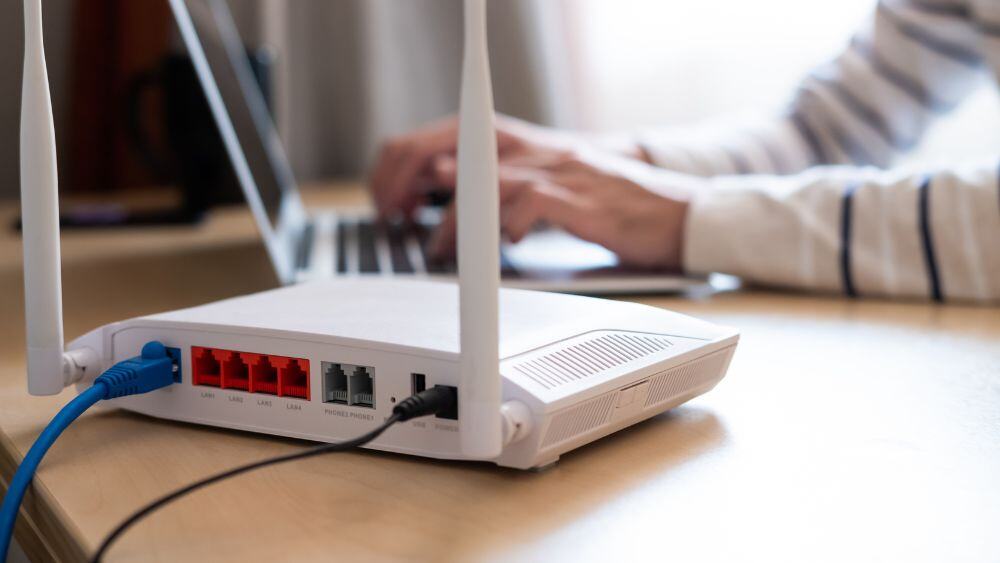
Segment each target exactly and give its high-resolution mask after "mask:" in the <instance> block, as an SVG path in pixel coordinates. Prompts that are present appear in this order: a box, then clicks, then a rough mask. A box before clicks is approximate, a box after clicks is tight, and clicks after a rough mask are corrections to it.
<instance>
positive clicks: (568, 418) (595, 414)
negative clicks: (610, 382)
mask: <svg viewBox="0 0 1000 563" xmlns="http://www.w3.org/2000/svg"><path fill="white" fill-rule="evenodd" d="M614 399H615V393H606V394H604V395H601V396H600V397H598V398H596V399H591V400H589V401H587V402H586V403H583V404H580V405H577V406H575V407H571V408H568V409H566V410H564V411H562V412H560V413H558V414H556V415H555V416H553V417H552V422H551V423H549V427H548V429H547V430H546V431H545V438H544V439H543V440H542V448H543V449H544V448H548V447H551V446H555V445H557V444H559V443H561V442H564V441H566V440H570V439H572V438H575V437H577V436H579V435H580V434H583V433H585V432H587V431H589V430H593V429H594V428H597V427H598V426H600V425H602V424H604V423H605V422H606V421H607V420H608V413H610V411H611V405H612V403H613V402H614Z"/></svg>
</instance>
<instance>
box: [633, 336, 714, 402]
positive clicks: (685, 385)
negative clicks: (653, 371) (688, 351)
mask: <svg viewBox="0 0 1000 563" xmlns="http://www.w3.org/2000/svg"><path fill="white" fill-rule="evenodd" d="M731 352H732V350H731V349H729V348H726V349H724V350H719V351H718V352H713V353H711V354H709V355H707V356H705V357H703V358H699V359H697V360H695V361H693V362H689V363H686V364H684V365H682V366H677V367H675V368H673V369H670V370H667V371H665V372H662V373H660V374H659V375H655V376H653V378H652V380H651V382H650V384H649V395H648V396H647V397H646V407H651V406H653V405H656V404H657V403H662V402H664V401H668V400H670V399H674V398H676V397H678V396H680V395H682V394H684V393H687V392H690V391H691V390H692V389H698V388H700V387H701V386H702V385H704V384H706V383H708V382H710V381H711V380H712V379H713V378H715V377H718V375H719V374H720V373H722V364H723V363H725V361H726V360H727V359H728V358H729V354H730V353H731Z"/></svg>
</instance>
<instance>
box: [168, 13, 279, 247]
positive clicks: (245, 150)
mask: <svg viewBox="0 0 1000 563" xmlns="http://www.w3.org/2000/svg"><path fill="white" fill-rule="evenodd" d="M183 3H184V5H185V6H186V8H187V11H188V13H189V14H190V17H191V23H192V24H193V26H194V30H195V32H196V35H197V39H198V42H199V43H200V46H201V49H202V51H203V52H204V54H205V60H206V62H207V65H208V70H209V74H210V76H204V73H201V74H202V76H200V78H201V80H202V86H203V87H204V89H205V90H206V95H207V96H208V97H209V98H211V97H212V93H211V92H210V90H211V89H212V86H214V89H215V90H217V92H218V95H219V97H220V98H221V101H222V104H223V106H224V111H225V112H226V113H227V114H228V116H229V121H230V122H231V123H232V128H233V130H234V132H235V136H236V141H237V143H236V144H237V145H238V146H237V147H227V149H228V150H229V155H230V159H231V160H233V161H234V162H233V165H234V168H236V169H237V178H239V180H240V182H241V184H244V185H243V186H242V187H243V189H244V191H245V192H254V191H255V192H257V193H258V194H259V196H260V201H261V203H262V204H263V207H264V212H265V214H266V215H267V218H268V221H269V222H270V223H271V228H272V229H275V230H276V229H277V222H278V218H279V215H280V212H281V205H282V202H283V199H284V195H285V194H286V193H287V192H288V191H290V190H294V189H295V180H294V178H293V176H292V172H291V170H290V169H289V167H288V163H287V160H286V159H285V155H284V153H283V149H282V147H281V141H280V139H279V137H278V132H277V130H276V128H275V126H274V122H273V120H272V118H271V114H270V112H269V110H268V107H267V104H266V102H265V100H264V96H263V93H262V92H261V89H260V86H259V84H258V82H257V79H256V78H255V76H254V73H253V70H252V67H251V65H250V61H249V59H248V57H247V54H246V49H245V46H244V45H243V42H242V40H241V39H240V37H239V33H238V32H237V30H236V25H235V23H234V21H233V18H232V14H231V13H230V11H229V7H228V6H227V4H226V0H183ZM191 47H192V45H190V44H189V45H188V50H189V51H191ZM212 83H214V84H212ZM218 122H219V116H218V115H216V123H217V125H218V124H219V123H218ZM219 128H220V130H221V129H223V127H221V126H220V127H219ZM234 149H235V150H236V151H237V152H238V153H239V152H241V153H242V154H234V152H233V151H234ZM239 159H242V160H243V162H244V163H245V166H246V168H247V169H248V170H249V176H250V178H246V177H245V175H244V176H241V175H240V170H239V168H240V163H239V162H238V160H239ZM246 184H249V185H246Z"/></svg>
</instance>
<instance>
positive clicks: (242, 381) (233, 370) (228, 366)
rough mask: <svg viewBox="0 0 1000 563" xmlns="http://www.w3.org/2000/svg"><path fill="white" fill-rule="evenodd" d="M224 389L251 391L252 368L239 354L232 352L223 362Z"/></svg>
mask: <svg viewBox="0 0 1000 563" xmlns="http://www.w3.org/2000/svg"><path fill="white" fill-rule="evenodd" d="M222 388H223V389H240V390H242V391H249V390H250V366H248V365H247V363H246V362H244V361H243V357H242V356H241V355H240V353H239V352H230V353H229V357H228V358H226V360H225V361H224V362H222Z"/></svg>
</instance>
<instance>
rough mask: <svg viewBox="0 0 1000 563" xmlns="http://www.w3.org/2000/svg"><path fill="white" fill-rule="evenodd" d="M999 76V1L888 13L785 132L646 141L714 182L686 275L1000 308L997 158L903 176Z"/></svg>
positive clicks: (783, 123)
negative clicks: (905, 166)
mask: <svg viewBox="0 0 1000 563" xmlns="http://www.w3.org/2000/svg"><path fill="white" fill-rule="evenodd" d="M998 76H1000V1H998V0H883V1H882V2H880V3H879V5H878V7H877V9H876V11H875V14H874V15H873V17H872V18H871V19H870V21H869V23H868V24H867V25H866V28H865V29H864V30H862V31H861V32H859V33H858V34H857V35H856V36H855V37H854V38H853V39H852V41H851V43H850V45H849V47H848V48H847V49H846V50H845V52H843V53H842V54H841V55H839V56H838V57H837V58H836V59H835V60H833V61H832V62H831V63H830V64H828V65H826V66H824V67H822V68H819V69H817V70H816V71H815V72H813V73H812V74H811V75H810V76H809V77H807V78H806V79H805V80H804V81H803V82H802V84H801V86H800V88H799V90H798V92H797V93H796V95H795V97H794V99H793V101H792V103H791V105H790V108H789V111H788V112H787V114H786V115H784V116H783V117H782V118H780V119H777V120H773V121H770V122H768V123H766V124H764V125H762V126H760V127H757V128H755V129H753V130H746V131H742V132H732V131H730V132H727V133H725V134H722V135H709V136H708V138H704V136H702V137H703V138H702V139H701V140H700V141H695V140H692V138H690V137H688V138H686V139H685V140H684V141H679V140H677V139H676V138H671V137H669V136H666V135H663V134H658V133H656V132H650V133H648V134H645V135H644V137H643V142H642V145H643V147H644V149H645V151H646V152H647V153H648V156H649V158H650V159H651V160H652V161H653V162H654V164H657V165H659V166H662V167H665V168H670V169H673V170H678V171H681V172H686V173H689V174H697V175H700V176H705V177H711V180H710V181H709V184H710V186H711V187H710V188H709V189H706V190H704V191H703V192H701V193H699V194H698V195H696V196H695V198H694V199H693V201H692V203H691V207H690V212H689V216H688V221H687V225H686V238H685V243H684V250H683V252H684V263H685V264H684V265H685V268H686V269H687V270H688V271H691V272H714V271H718V272H726V273H732V274H736V275H739V276H742V277H743V278H745V279H747V280H749V281H752V282H757V283H761V284H766V285H773V286H780V287H791V288H803V289H810V290H821V291H836V292H843V293H844V294H846V295H849V296H893V297H907V298H922V299H933V300H936V301H944V300H948V301H952V300H965V301H970V300H971V301H979V302H989V301H993V302H1000V150H998V154H997V156H998V158H993V159H990V160H989V161H986V162H970V163H962V164H956V165H955V166H954V167H950V168H948V169H946V170H923V171H922V170H912V169H911V170H892V169H891V168H890V166H891V165H892V163H893V160H894V158H895V157H897V156H898V155H900V154H902V153H904V152H906V151H907V150H909V149H911V148H912V147H913V146H914V145H915V144H916V143H917V141H918V140H919V139H920V137H921V135H922V134H923V132H924V131H925V129H926V128H927V126H928V124H929V123H930V122H931V121H932V120H933V119H934V118H935V117H937V116H940V115H942V114H944V113H946V112H947V111H948V110H950V109H951V108H953V107H955V106H956V105H957V104H958V103H959V102H961V101H962V99H963V98H964V97H965V96H966V95H967V94H968V93H969V92H970V91H971V90H972V89H973V88H974V87H975V86H976V85H977V84H979V83H981V82H982V81H983V80H984V79H987V78H992V79H994V80H996V78H997V77H998ZM998 149H1000V147H998Z"/></svg>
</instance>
